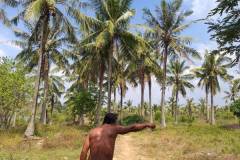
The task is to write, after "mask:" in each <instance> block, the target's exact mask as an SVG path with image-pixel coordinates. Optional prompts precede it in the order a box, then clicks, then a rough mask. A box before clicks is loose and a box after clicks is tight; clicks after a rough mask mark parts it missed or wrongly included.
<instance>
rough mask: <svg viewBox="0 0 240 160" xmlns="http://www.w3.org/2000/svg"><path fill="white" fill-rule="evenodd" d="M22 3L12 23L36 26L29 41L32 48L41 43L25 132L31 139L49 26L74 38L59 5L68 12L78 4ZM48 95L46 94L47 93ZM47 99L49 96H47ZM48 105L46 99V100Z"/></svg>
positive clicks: (40, 0)
mask: <svg viewBox="0 0 240 160" xmlns="http://www.w3.org/2000/svg"><path fill="white" fill-rule="evenodd" d="M21 2H22V3H21V4H22V7H21V8H22V9H23V10H22V11H21V12H20V13H19V14H18V15H17V16H16V17H14V18H13V20H12V22H14V23H18V22H19V20H22V19H25V20H27V21H30V22H32V23H34V24H35V26H34V32H33V33H32V35H31V38H30V39H29V46H32V44H31V43H32V42H36V41H38V42H39V50H38V53H39V58H38V72H37V75H38V77H37V78H36V83H35V91H34V97H33V104H32V113H31V118H30V121H29V123H28V126H27V129H26V131H25V136H26V137H31V136H33V135H34V130H35V125H34V123H35V115H36V106H37V99H38V91H39V84H40V76H41V72H42V68H43V66H42V62H43V60H44V59H45V60H47V59H48V55H47V54H46V46H47V40H48V38H49V33H50V30H49V28H50V27H49V25H50V22H51V23H52V26H53V27H58V26H63V27H64V28H65V32H66V33H68V34H69V35H71V37H74V28H73V27H72V26H71V23H70V22H69V20H68V18H67V17H66V16H65V14H64V13H62V12H61V9H59V8H58V7H59V5H62V6H63V7H65V8H66V10H67V11H69V10H70V9H71V7H72V6H73V4H74V5H76V4H77V1H71V2H70V1H66V0H63V1H56V0H27V1H21ZM44 68H45V71H44V72H45V73H46V72H47V70H48V67H44ZM45 75H46V76H45V79H46V81H47V79H48V78H47V74H45ZM44 85H45V87H44V88H46V91H47V90H48V89H47V88H48V82H46V83H44ZM45 94H46V93H45ZM45 98H47V94H46V96H45ZM44 103H46V99H45V100H44Z"/></svg>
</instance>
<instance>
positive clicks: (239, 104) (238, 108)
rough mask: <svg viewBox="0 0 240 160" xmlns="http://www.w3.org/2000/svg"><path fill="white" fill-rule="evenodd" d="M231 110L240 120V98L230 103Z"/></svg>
mask: <svg viewBox="0 0 240 160" xmlns="http://www.w3.org/2000/svg"><path fill="white" fill-rule="evenodd" d="M230 110H231V112H233V114H234V115H235V116H237V117H238V118H239V120H240V99H238V100H236V101H235V102H233V103H232V104H231V105H230Z"/></svg>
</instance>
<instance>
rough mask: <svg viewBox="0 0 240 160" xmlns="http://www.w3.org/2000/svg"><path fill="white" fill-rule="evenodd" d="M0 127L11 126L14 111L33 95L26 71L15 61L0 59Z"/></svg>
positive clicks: (20, 107) (18, 109) (19, 108)
mask: <svg viewBox="0 0 240 160" xmlns="http://www.w3.org/2000/svg"><path fill="white" fill-rule="evenodd" d="M0 75H1V78H0V128H9V127H10V125H11V122H12V118H13V115H14V113H16V112H19V111H20V110H21V109H22V108H23V107H24V106H25V105H27V103H28V100H29V96H30V95H31V92H30V91H31V90H30V87H31V86H30V84H31V83H29V81H28V79H27V77H25V71H24V69H23V67H22V66H21V65H19V64H15V62H14V61H12V60H10V59H7V58H1V59H0Z"/></svg>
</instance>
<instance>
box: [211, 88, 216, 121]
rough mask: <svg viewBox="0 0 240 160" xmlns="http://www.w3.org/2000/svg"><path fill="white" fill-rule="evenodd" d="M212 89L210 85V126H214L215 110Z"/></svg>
mask: <svg viewBox="0 0 240 160" xmlns="http://www.w3.org/2000/svg"><path fill="white" fill-rule="evenodd" d="M213 98H214V95H213V87H212V85H211V125H215V123H216V122H215V108H214V104H213Z"/></svg>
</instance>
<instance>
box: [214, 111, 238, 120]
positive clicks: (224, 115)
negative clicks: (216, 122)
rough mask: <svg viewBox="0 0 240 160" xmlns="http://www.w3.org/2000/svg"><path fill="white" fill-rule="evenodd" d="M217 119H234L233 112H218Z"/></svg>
mask: <svg viewBox="0 0 240 160" xmlns="http://www.w3.org/2000/svg"><path fill="white" fill-rule="evenodd" d="M216 117H217V118H218V119H234V118H235V117H234V115H233V113H232V112H229V111H228V110H218V111H217V112H216Z"/></svg>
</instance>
